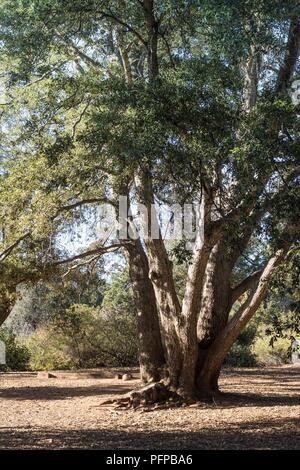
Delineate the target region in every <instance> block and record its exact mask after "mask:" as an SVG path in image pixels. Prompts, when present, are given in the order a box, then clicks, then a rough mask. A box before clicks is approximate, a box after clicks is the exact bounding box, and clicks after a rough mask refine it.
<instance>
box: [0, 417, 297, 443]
mask: <svg viewBox="0 0 300 470" xmlns="http://www.w3.org/2000/svg"><path fill="white" fill-rule="evenodd" d="M295 426H296V419H288V418H286V419H280V420H271V421H254V422H251V423H247V424H244V425H242V426H241V425H239V427H237V428H235V429H233V428H231V429H230V428H226V429H224V428H221V429H205V428H203V429H201V430H197V431H194V432H187V431H184V432H138V433H137V432H126V431H121V430H112V429H87V430H84V429H80V430H76V429H70V430H59V429H56V430H51V431H49V430H45V429H43V428H41V429H32V428H27V429H26V428H25V429H24V428H23V429H19V428H15V429H14V430H13V431H12V430H11V429H9V428H2V429H1V430H0V448H2V449H14V448H15V449H17V448H18V449H20V448H22V449H178V450H184V449H187V450H188V449H190V450H192V449H299V448H300V447H299V437H300V435H299V434H298V435H297V433H296V432H293V433H291V432H290V431H289V430H290V429H292V428H294V429H295Z"/></svg>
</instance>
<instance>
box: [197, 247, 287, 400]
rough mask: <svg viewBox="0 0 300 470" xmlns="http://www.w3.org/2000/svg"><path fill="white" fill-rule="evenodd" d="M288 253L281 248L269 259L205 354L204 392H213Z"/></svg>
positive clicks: (199, 378) (200, 377)
mask: <svg viewBox="0 0 300 470" xmlns="http://www.w3.org/2000/svg"><path fill="white" fill-rule="evenodd" d="M286 254H287V249H282V250H280V251H279V252H278V253H277V254H276V255H275V256H274V257H273V258H271V259H270V260H269V262H268V263H267V265H266V267H265V268H264V270H263V271H262V273H261V276H260V278H259V280H258V281H257V285H256V287H254V288H253V289H252V292H251V293H250V294H249V296H248V298H247V300H246V301H245V302H244V304H243V305H242V306H241V307H240V309H239V310H238V312H237V313H236V314H235V315H234V316H233V318H232V319H231V320H230V321H229V322H228V323H227V325H226V326H225V328H223V329H222V330H221V331H220V333H219V334H218V335H217V337H216V338H215V340H214V341H213V343H212V344H211V346H210V347H209V348H208V350H207V353H206V355H205V361H204V362H203V366H202V368H201V370H200V373H199V376H198V383H199V384H200V389H199V390H200V392H202V393H203V394H213V392H214V383H215V380H216V377H218V375H219V372H220V369H221V366H222V364H223V361H224V359H225V357H226V355H227V353H228V351H229V350H230V348H231V346H232V345H233V343H234V342H235V340H236V339H237V337H238V335H239V334H240V333H241V332H242V330H243V329H244V327H245V326H246V325H247V323H248V322H249V320H250V319H251V318H252V316H253V315H254V314H255V312H256V311H257V309H258V307H259V305H260V304H261V302H262V300H263V299H264V297H265V295H266V293H267V281H268V280H269V278H270V276H271V275H272V273H273V272H274V270H275V268H276V267H277V266H278V265H279V264H280V263H281V261H282V260H283V259H284V258H285V256H286Z"/></svg>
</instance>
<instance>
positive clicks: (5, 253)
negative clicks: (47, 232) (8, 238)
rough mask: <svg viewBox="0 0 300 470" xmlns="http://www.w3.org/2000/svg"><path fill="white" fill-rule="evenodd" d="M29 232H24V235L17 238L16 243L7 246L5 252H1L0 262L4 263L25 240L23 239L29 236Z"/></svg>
mask: <svg viewBox="0 0 300 470" xmlns="http://www.w3.org/2000/svg"><path fill="white" fill-rule="evenodd" d="M30 234H31V232H26V233H25V234H24V235H22V236H21V237H19V238H18V239H17V240H16V241H14V242H13V243H12V244H11V245H9V246H8V247H7V248H5V250H3V251H2V252H1V253H0V261H4V260H5V259H6V258H7V257H8V256H9V255H10V254H11V253H12V251H13V250H14V249H15V248H17V246H18V245H19V244H20V243H21V242H22V241H23V240H25V238H28V237H29V236H30Z"/></svg>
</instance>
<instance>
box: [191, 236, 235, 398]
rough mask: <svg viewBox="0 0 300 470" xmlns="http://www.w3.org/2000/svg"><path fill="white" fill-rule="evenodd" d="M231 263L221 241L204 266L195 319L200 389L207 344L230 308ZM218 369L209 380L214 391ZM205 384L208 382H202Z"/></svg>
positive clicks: (223, 323) (199, 390)
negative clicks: (200, 296)
mask: <svg viewBox="0 0 300 470" xmlns="http://www.w3.org/2000/svg"><path fill="white" fill-rule="evenodd" d="M231 270H232V264H231V263H229V261H228V259H227V258H226V256H225V255H224V246H223V243H221V242H219V243H218V244H217V245H215V247H214V248H213V250H212V252H211V254H210V257H209V260H208V263H207V268H206V274H205V281H204V286H203V295H202V302H201V309H200V314H199V318H198V323H197V339H198V348H199V349H198V361H197V391H198V393H200V394H201V393H202V388H203V384H202V383H201V380H200V377H201V370H202V368H203V367H204V365H205V362H206V358H207V354H208V351H209V347H210V346H211V344H212V343H213V342H214V340H215V339H216V337H217V336H218V334H219V333H220V332H221V331H222V330H223V329H224V328H225V326H226V324H227V321H228V316H229V312H230V308H231V302H230V299H231V289H230V274H231ZM219 374H220V369H219V370H218V371H216V372H215V374H214V375H213V378H212V380H211V383H210V385H209V386H210V388H211V389H212V390H213V391H217V390H218V378H219ZM204 388H205V389H206V388H207V385H206V384H205V385H204Z"/></svg>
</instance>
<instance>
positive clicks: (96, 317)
mask: <svg viewBox="0 0 300 470" xmlns="http://www.w3.org/2000/svg"><path fill="white" fill-rule="evenodd" d="M136 337H137V334H136V320H135V316H134V315H132V314H128V313H126V312H125V313H124V314H122V315H118V314H112V312H110V315H108V314H107V315H106V314H105V312H103V311H101V309H100V308H97V307H90V306H87V305H83V304H79V305H73V306H72V307H70V308H69V309H67V310H66V311H65V312H63V313H62V314H57V315H56V316H55V317H54V319H53V321H52V322H51V323H50V324H49V325H46V326H43V327H41V328H38V329H37V330H36V331H35V332H34V333H33V334H32V335H31V336H30V337H29V338H28V340H27V341H26V346H27V347H28V349H29V351H30V368H31V369H34V370H43V369H46V370H47V369H76V368H91V367H104V366H134V365H136V364H137V361H138V359H137V338H136Z"/></svg>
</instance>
